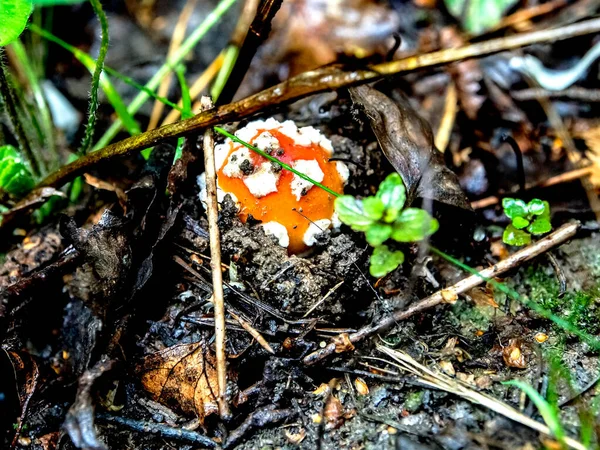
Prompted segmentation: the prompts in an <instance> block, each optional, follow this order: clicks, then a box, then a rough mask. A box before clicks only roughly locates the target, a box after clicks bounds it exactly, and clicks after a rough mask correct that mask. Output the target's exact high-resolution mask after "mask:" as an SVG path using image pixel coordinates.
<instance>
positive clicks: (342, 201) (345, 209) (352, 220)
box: [335, 195, 376, 231]
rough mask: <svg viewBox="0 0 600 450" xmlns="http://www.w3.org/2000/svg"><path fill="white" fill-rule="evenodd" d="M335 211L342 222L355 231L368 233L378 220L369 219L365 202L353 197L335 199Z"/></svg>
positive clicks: (346, 196) (345, 196) (344, 196)
mask: <svg viewBox="0 0 600 450" xmlns="http://www.w3.org/2000/svg"><path fill="white" fill-rule="evenodd" d="M335 211H336V212H337V214H338V217H339V218H340V220H341V221H342V222H343V223H345V224H346V225H349V226H350V227H352V229H353V230H355V231H366V230H367V229H368V228H369V226H370V225H372V224H373V223H374V222H376V220H373V219H372V218H371V217H369V216H368V215H367V214H366V212H365V209H364V205H363V201H362V200H360V199H357V198H354V197H352V196H351V195H342V196H341V197H338V198H336V199H335Z"/></svg>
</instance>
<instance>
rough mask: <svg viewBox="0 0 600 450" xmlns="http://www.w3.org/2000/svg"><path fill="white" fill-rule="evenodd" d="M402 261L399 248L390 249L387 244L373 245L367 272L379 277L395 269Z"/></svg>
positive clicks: (402, 256) (402, 255) (402, 254)
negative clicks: (373, 248)
mask: <svg viewBox="0 0 600 450" xmlns="http://www.w3.org/2000/svg"><path fill="white" fill-rule="evenodd" d="M403 262H404V253H402V252H401V251H400V250H396V251H391V250H390V249H389V247H388V246H387V245H380V246H379V247H375V250H373V254H372V255H371V265H370V267H369V273H370V274H371V275H372V276H374V277H376V278H380V277H383V276H385V275H387V274H388V273H390V272H391V271H393V270H395V269H396V268H397V267H398V266H399V265H400V264H402V263H403Z"/></svg>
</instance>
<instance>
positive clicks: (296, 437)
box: [284, 428, 306, 445]
mask: <svg viewBox="0 0 600 450" xmlns="http://www.w3.org/2000/svg"><path fill="white" fill-rule="evenodd" d="M284 434H285V437H286V439H287V440H288V441H290V443H292V444H294V445H299V444H300V442H302V441H303V440H304V438H305V437H306V430H305V429H304V428H300V430H299V431H298V432H297V433H292V432H291V431H290V430H285V432H284Z"/></svg>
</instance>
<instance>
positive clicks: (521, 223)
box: [512, 216, 529, 230]
mask: <svg viewBox="0 0 600 450" xmlns="http://www.w3.org/2000/svg"><path fill="white" fill-rule="evenodd" d="M512 224H513V227H515V228H516V229H517V230H522V229H523V228H525V227H526V226H527V225H529V220H527V219H524V218H523V217H518V216H517V217H515V218H514V219H513V220H512Z"/></svg>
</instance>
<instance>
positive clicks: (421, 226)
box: [335, 173, 439, 277]
mask: <svg viewBox="0 0 600 450" xmlns="http://www.w3.org/2000/svg"><path fill="white" fill-rule="evenodd" d="M405 202H406V189H405V187H404V183H403V182H402V178H400V175H398V174H397V173H393V174H391V175H388V177H387V178H386V179H385V180H384V181H383V182H382V183H381V184H380V185H379V190H378V191H377V194H375V195H374V196H370V197H366V198H363V199H357V198H355V197H353V196H351V195H342V196H340V197H338V198H337V199H336V200H335V210H336V212H337V213H338V216H339V218H340V220H341V221H342V222H343V223H345V224H346V225H349V226H350V227H351V228H352V229H353V230H355V231H362V232H364V233H365V238H366V240H367V242H368V243H369V245H371V246H372V247H374V250H373V255H372V256H371V264H370V268H369V272H370V273H371V275H372V276H374V277H382V276H384V275H387V274H388V273H390V272H391V271H393V270H394V269H396V268H397V267H398V266H399V265H400V264H402V262H404V253H402V251H400V250H391V249H390V248H389V247H388V246H387V245H384V242H386V241H387V240H389V239H392V240H394V241H396V242H417V241H421V240H423V239H425V238H427V237H429V236H431V235H432V234H433V233H435V232H436V231H437V229H438V228H439V223H438V221H437V220H436V219H434V218H432V217H431V215H430V214H429V213H428V212H427V211H425V210H423V209H419V208H404V204H405Z"/></svg>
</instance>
